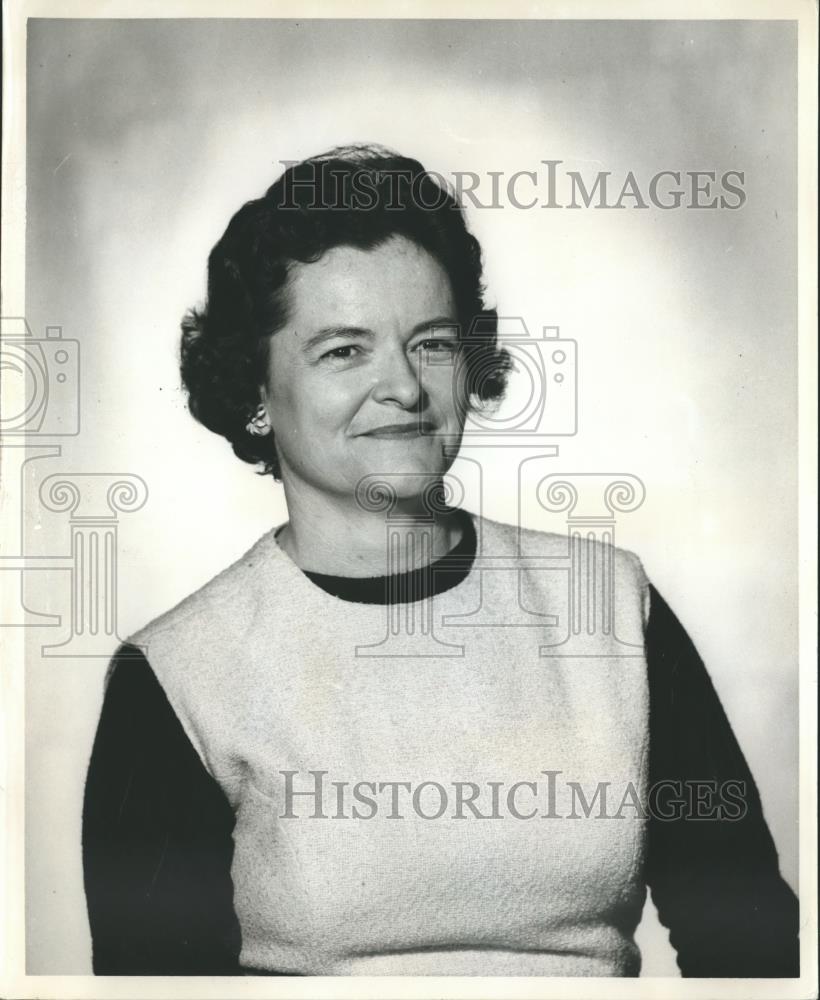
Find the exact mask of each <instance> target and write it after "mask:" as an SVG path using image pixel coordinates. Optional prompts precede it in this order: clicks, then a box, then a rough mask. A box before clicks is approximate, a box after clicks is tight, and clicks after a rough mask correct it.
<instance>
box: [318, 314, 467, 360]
mask: <svg viewBox="0 0 820 1000" xmlns="http://www.w3.org/2000/svg"><path fill="white" fill-rule="evenodd" d="M444 326H446V327H452V326H456V320H454V319H453V318H452V317H451V316H436V317H435V318H434V319H426V320H424V321H423V322H421V323H417V324H416V325H415V326H414V327H413V329H412V330H411V331H410V333H411V336H415V335H416V334H417V333H423V332H424V331H426V330H433V329H435V328H436V327H444ZM333 337H343V338H347V339H352V338H354V337H366V338H368V339H370V340H372V339H373V337H375V334H374V332H373V331H372V330H368V329H367V327H363V326H326V327H324V328H323V329H321V330H319V331H318V332H317V333H314V334H313V336H312V337H309V338H308V339H307V340H306V341H305V343H304V345H303V347H302V350H304V351H309V350H311V348H313V347H316V346H317V345H319V344H323V343H324V342H325V341H326V340H331V339H332V338H333Z"/></svg>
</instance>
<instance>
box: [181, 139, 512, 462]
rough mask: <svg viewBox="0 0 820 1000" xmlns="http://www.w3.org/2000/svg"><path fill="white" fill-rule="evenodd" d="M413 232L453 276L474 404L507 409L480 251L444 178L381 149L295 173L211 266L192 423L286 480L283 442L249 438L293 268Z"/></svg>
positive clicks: (199, 315)
mask: <svg viewBox="0 0 820 1000" xmlns="http://www.w3.org/2000/svg"><path fill="white" fill-rule="evenodd" d="M392 236H404V237H406V238H407V239H410V240H412V241H413V242H414V243H415V244H417V245H418V246H419V247H421V248H422V249H424V250H426V251H427V252H428V253H429V254H430V255H431V256H432V257H433V258H434V259H435V260H436V261H438V263H439V264H440V265H441V266H442V268H443V269H444V271H445V272H446V274H447V275H448V277H449V279H450V284H451V287H452V291H453V296H454V299H455V303H456V309H457V319H458V321H459V327H460V338H461V341H462V347H461V356H462V359H463V364H464V369H465V377H466V388H467V397H468V400H467V402H468V405H469V406H470V407H474V406H475V405H477V402H478V403H487V402H491V401H499V400H500V399H501V398H502V396H503V394H504V389H505V387H506V377H507V372H508V371H509V370H510V368H511V367H512V362H511V359H510V357H509V355H508V353H507V352H506V351H505V350H503V349H500V348H499V346H498V337H497V315H496V312H495V310H494V309H487V308H485V305H484V301H483V292H484V288H483V285H482V273H481V248H480V246H479V244H478V240H476V238H475V237H474V236H473V235H472V234H471V233H470V232H469V231H468V229H467V226H466V224H465V221H464V216H463V214H462V210H461V206H460V205H459V203H458V201H457V199H456V198H455V197H454V195H453V194H452V192H451V191H450V190H449V188H448V187H447V185H446V182H444V181H443V179H441V178H439V177H437V176H434V175H431V174H430V173H428V172H427V171H426V170H425V169H424V167H423V166H422V165H421V163H419V162H418V161H417V160H412V159H408V158H407V157H404V156H399V155H398V154H397V153H394V152H392V151H391V150H388V149H384V148H382V147H378V146H346V147H340V148H337V149H333V150H331V151H330V152H328V153H324V154H322V155H320V156H314V157H311V158H310V159H307V160H304V161H302V162H301V163H297V164H294V165H291V166H289V167H288V169H287V170H286V171H285V172H284V173H283V174H282V176H281V177H280V178H279V179H278V180H277V181H276V182H275V183H274V184H273V185H272V186H271V187H270V188H269V189H268V191H267V192H266V193H265V195H264V197H262V198H256V199H254V200H253V201H249V202H247V203H246V204H244V205H243V206H242V208H240V209H239V211H238V212H237V213H236V214H235V215H234V217H233V218H232V219H231V221H230V223H229V224H228V228H227V229H226V230H225V233H224V235H223V236H222V238H221V239H220V240H219V242H218V243H217V244H216V246H215V247H214V248H213V250H212V251H211V253H210V256H209V258H208V293H207V301H206V303H205V306H204V307H203V308H200V309H191V310H189V312H188V313H186V315H185V317H184V319H183V321H182V340H181V347H180V371H181V375H182V383H183V386H184V388H185V390H186V391H187V393H188V402H189V408H190V411H191V413H192V414H193V416H194V417H195V418H196V419H197V420H199V421H200V423H202V424H204V425H205V426H206V427H207V428H208V429H209V430H212V431H214V432H216V433H217V434H221V435H223V436H224V437H226V438H227V439H228V441H230V443H231V446H232V447H233V450H234V452H235V453H236V455H238V457H239V458H241V459H242V460H243V461H245V462H251V463H254V464H256V463H263V464H264V469H263V470H262V474H270V475H272V476H273V477H274V478H275V479H279V475H280V470H279V462H278V458H277V455H276V447H275V442H274V435H273V434H272V433H271V434H268V435H267V436H264V437H262V436H258V435H253V434H251V433H249V431H248V430H247V427H246V425H247V423H248V421H249V420H250V419H251V417H253V416H254V415H255V413H256V411H257V408H258V406H259V403H260V401H261V400H260V395H259V385H260V383H262V382H263V381H264V373H265V372H266V371H267V366H268V344H269V340H270V336H271V335H272V334H273V333H275V332H276V331H277V330H279V329H281V327H282V326H283V325H284V324H285V322H286V321H287V311H288V302H287V294H286V293H287V279H288V270H289V268H290V266H291V265H292V264H294V263H310V262H313V261H317V260H318V259H319V258H320V257H321V256H322V254H324V253H325V252H326V251H327V250H330V249H331V248H332V247H337V246H353V247H357V248H359V249H365V250H370V249H373V248H375V247H377V246H379V245H381V244H382V243H384V242H385V241H386V240H388V239H390V237H392Z"/></svg>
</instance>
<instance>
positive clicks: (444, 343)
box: [420, 339, 456, 353]
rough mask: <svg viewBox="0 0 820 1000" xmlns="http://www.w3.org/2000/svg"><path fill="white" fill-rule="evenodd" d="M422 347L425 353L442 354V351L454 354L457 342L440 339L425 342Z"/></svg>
mask: <svg viewBox="0 0 820 1000" xmlns="http://www.w3.org/2000/svg"><path fill="white" fill-rule="evenodd" d="M420 347H421V349H422V350H423V351H429V352H431V353H436V352H442V351H446V352H452V351H455V349H456V342H455V341H454V340H440V339H433V340H423V341H422V342H421V344H420Z"/></svg>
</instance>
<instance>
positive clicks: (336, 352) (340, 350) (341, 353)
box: [322, 344, 358, 361]
mask: <svg viewBox="0 0 820 1000" xmlns="http://www.w3.org/2000/svg"><path fill="white" fill-rule="evenodd" d="M356 350H358V348H356V347H354V346H353V345H352V344H343V345H342V346H341V347H334V348H333V349H332V350H330V351H328V352H327V353H326V354H323V355H322V358H330V359H331V360H339V361H345V360H346V359H347V358H351V357H353V353H352V352H353V351H356Z"/></svg>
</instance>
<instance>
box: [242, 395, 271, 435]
mask: <svg viewBox="0 0 820 1000" xmlns="http://www.w3.org/2000/svg"><path fill="white" fill-rule="evenodd" d="M245 429H246V430H247V432H248V433H249V434H256V435H257V436H258V437H265V435H266V434H270V432H271V430H272V427H271V422H270V416H269V415H268V407H267V404H266V403H260V404H259V406H257V408H256V412H255V413H254V415H253V416H252V417H251V418H250V419H249V420H248V422H247V424H245Z"/></svg>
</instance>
